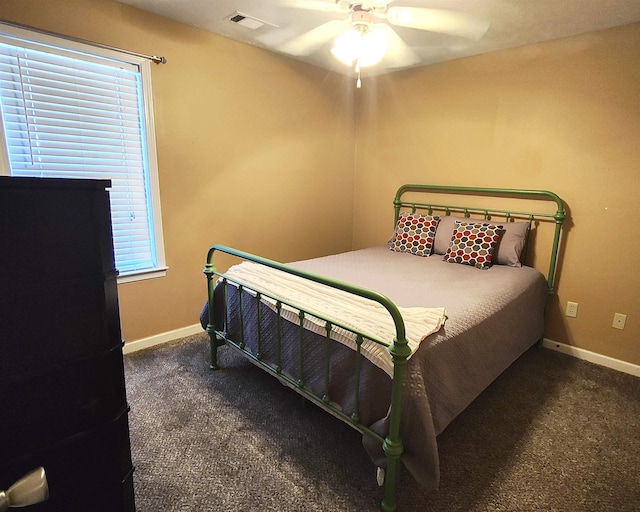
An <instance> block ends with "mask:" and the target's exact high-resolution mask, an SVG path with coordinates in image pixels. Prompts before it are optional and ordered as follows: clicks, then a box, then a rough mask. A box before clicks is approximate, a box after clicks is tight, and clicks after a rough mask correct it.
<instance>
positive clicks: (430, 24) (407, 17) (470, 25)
mask: <svg viewBox="0 0 640 512" xmlns="http://www.w3.org/2000/svg"><path fill="white" fill-rule="evenodd" d="M387 19H388V20H389V23H391V24H393V25H397V26H399V27H407V28H417V29H420V30H428V31H430V32H438V33H440V34H448V35H453V36H460V37H465V38H467V39H473V40H475V41H477V40H478V39H480V38H482V36H484V35H485V34H486V33H487V30H489V25H490V23H489V21H487V20H486V19H482V18H477V17H474V16H472V15H469V14H465V13H461V12H457V11H448V10H445V9H429V8H426V7H401V6H397V7H395V6H393V7H389V8H388V9H387Z"/></svg>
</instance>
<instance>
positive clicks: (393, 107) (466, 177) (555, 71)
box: [354, 24, 640, 364]
mask: <svg viewBox="0 0 640 512" xmlns="http://www.w3.org/2000/svg"><path fill="white" fill-rule="evenodd" d="M638 48H640V24H634V25H630V26H626V27H622V28H618V29H613V30H608V31H603V32H598V33H593V34H589V35H585V36H580V37H574V38H569V39H565V40H560V41H554V42H550V43H545V44H540V45H535V46H528V47H524V48H519V49H514V50H510V51H504V52H499V53H494V54H490V55H485V56H480V57H474V58H469V59H463V60H458V61H454V62H449V63H446V64H442V65H435V66H430V67H428V68H422V69H418V70H410V71H406V72H401V73H394V74H392V75H388V76H384V77H380V78H378V79H377V80H368V81H367V82H365V84H364V85H363V89H362V90H361V91H360V92H362V93H363V94H362V97H361V98H360V100H361V101H360V107H361V109H360V117H359V122H358V125H357V127H358V132H357V147H356V149H357V163H356V170H355V173H356V174H355V190H356V194H355V204H354V247H355V248H359V247H363V246H367V245H371V244H376V243H383V242H384V241H385V240H386V239H387V237H388V236H389V234H390V228H391V226H390V224H391V223H392V220H391V215H392V210H391V200H392V199H393V195H394V193H395V190H396V188H397V187H398V186H399V185H401V184H403V183H412V182H417V183H433V184H457V185H470V186H489V187H510V188H541V189H548V190H552V191H554V192H556V193H557V194H558V195H560V197H562V198H563V199H564V200H565V201H566V203H567V205H568V211H569V215H570V217H571V218H570V221H569V222H568V231H567V236H566V249H565V252H564V257H563V260H562V267H561V272H560V275H559V280H558V281H557V291H558V298H559V300H557V301H555V302H554V303H553V304H552V309H551V315H550V319H549V324H548V328H547V331H546V337H548V338H550V339H553V340H555V341H558V342H562V343H567V344H569V345H574V346H576V347H580V348H583V349H587V350H591V351H594V352H598V353H600V354H605V355H608V356H611V357H614V358H617V359H621V360H625V361H628V362H632V363H635V364H639V363H640V272H638V268H637V261H636V260H637V258H638V254H639V253H640V224H637V223H633V222H634V221H633V219H634V218H635V216H636V214H637V211H638V206H637V205H638V197H640V177H639V174H640V168H639V165H640V88H639V85H638V84H640V52H638ZM372 205H375V208H374V207H372ZM381 206H383V207H381ZM568 300H569V301H574V302H578V303H579V311H578V317H577V318H567V317H565V316H564V314H563V313H564V307H565V305H566V302H567V301H568ZM615 312H620V313H625V314H627V315H628V318H627V325H626V328H625V330H623V331H620V330H615V329H613V328H612V327H611V324H612V321H613V315H614V313H615Z"/></svg>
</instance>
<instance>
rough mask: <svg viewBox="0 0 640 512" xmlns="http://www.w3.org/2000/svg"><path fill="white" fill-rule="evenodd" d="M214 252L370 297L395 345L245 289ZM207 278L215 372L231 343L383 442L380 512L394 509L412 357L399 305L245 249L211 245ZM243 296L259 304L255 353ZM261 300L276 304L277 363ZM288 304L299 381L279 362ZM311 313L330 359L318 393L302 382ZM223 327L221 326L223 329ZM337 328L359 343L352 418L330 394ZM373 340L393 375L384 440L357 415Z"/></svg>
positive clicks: (371, 292) (291, 385)
mask: <svg viewBox="0 0 640 512" xmlns="http://www.w3.org/2000/svg"><path fill="white" fill-rule="evenodd" d="M216 252H223V253H226V254H229V255H232V256H236V257H238V258H241V259H242V260H245V261H251V262H254V263H258V264H260V265H264V266H267V267H270V268H273V269H276V270H279V271H282V272H285V273H287V274H291V275H295V276H298V277H301V278H304V279H308V280H310V281H314V282H316V283H320V284H323V285H326V286H329V287H331V288H335V289H338V290H342V291H345V292H348V293H351V294H354V295H356V296H358V297H362V298H365V299H369V300H371V301H374V302H377V303H378V304H380V305H382V306H383V307H384V308H385V309H386V310H387V311H388V313H389V315H390V316H391V318H392V320H393V322H394V325H395V338H394V339H393V340H392V341H389V340H379V339H375V338H374V337H371V336H369V335H367V333H364V332H360V331H358V330H356V329H354V328H353V327H350V326H348V325H346V324H344V323H342V322H340V319H335V318H326V317H323V316H322V315H319V314H317V313H316V312H310V311H306V310H305V309H304V308H302V307H300V306H299V305H296V304H294V303H290V302H284V301H283V300H282V299H280V298H279V297H277V296H274V295H272V294H271V293H270V292H269V291H268V290H259V289H256V288H255V287H252V286H250V285H247V284H246V283H243V282H241V281H239V280H238V279H236V278H234V277H231V276H229V275H227V274H225V273H221V272H218V271H217V270H216V268H215V266H214V263H213V258H214V254H215V253H216ZM204 274H205V275H206V277H207V287H208V301H209V304H208V306H209V320H208V325H207V333H208V334H209V337H210V346H211V368H212V369H218V368H219V366H218V359H217V348H218V347H219V346H220V345H222V344H225V343H226V344H227V345H230V346H232V347H234V348H236V349H237V350H239V351H241V352H242V353H243V354H244V355H245V356H246V357H247V358H248V359H249V360H250V361H251V362H253V363H254V364H256V365H258V366H259V367H261V368H263V369H264V370H266V371H267V372H269V373H271V374H272V375H274V376H275V377H277V378H278V379H279V380H280V381H281V382H283V383H284V384H286V385H287V386H289V387H290V388H292V389H293V390H295V391H296V392H298V393H299V394H301V395H302V396H304V397H305V398H307V399H309V400H310V401H312V402H313V403H315V404H317V405H318V406H320V407H322V408H323V409H325V410H327V411H328V412H329V413H331V414H333V415H334V416H336V417H338V418H339V419H341V420H343V421H344V422H346V423H347V424H349V425H351V426H352V427H354V428H355V429H357V430H359V431H360V432H362V433H364V434H367V435H369V436H371V437H372V438H374V439H376V440H378V441H379V442H380V443H381V444H382V448H383V450H384V453H385V456H386V460H387V467H386V472H385V482H384V485H385V490H384V499H383V501H382V504H381V508H382V510H384V511H393V510H395V509H396V485H397V481H398V473H399V466H400V457H401V455H402V452H403V444H402V440H401V438H400V417H401V401H402V387H403V379H404V372H405V367H406V364H407V359H408V357H409V355H410V354H411V349H410V348H409V346H408V344H407V339H406V335H405V325H404V321H403V319H402V316H401V315H400V312H399V311H398V308H397V307H396V305H395V304H394V303H393V302H392V301H391V300H390V299H388V298H387V297H385V296H384V295H381V294H379V293H377V292H375V291H372V290H368V289H365V288H361V287H358V286H354V285H351V284H348V283H344V282H341V281H337V280H333V279H329V278H326V277H323V276H320V275H316V274H312V273H310V272H305V271H303V270H299V269H296V268H293V267H290V266H287V265H283V264H281V263H278V262H275V261H272V260H268V259H265V258H262V257H259V256H256V255H253V254H249V253H246V252H243V251H239V250H237V249H233V248H230V247H225V246H222V245H213V246H212V247H211V248H210V249H209V252H208V254H207V261H206V265H205V268H204ZM216 284H217V286H222V287H223V293H222V300H223V301H224V308H223V310H224V314H225V318H224V320H223V321H222V322H220V321H218V325H217V324H216V318H215V311H216V309H215V307H214V306H215V305H214V301H215V300H216V299H215V295H216V293H215V289H216ZM228 286H234V287H236V289H237V290H238V296H239V307H238V315H239V317H240V324H241V330H240V333H239V336H237V337H238V338H239V339H232V338H231V336H230V335H229V333H228V332H227V325H228V318H227V317H226V315H228V308H227V301H228V299H227V289H228V288H227V287H228ZM243 292H249V293H250V295H251V296H252V297H253V300H255V301H256V303H255V307H256V311H257V336H256V337H257V340H255V343H256V347H257V350H255V351H250V350H248V349H247V347H246V343H245V339H244V318H243V317H244V309H245V307H244V306H243V300H247V299H243V297H245V296H246V294H244V293H243ZM263 299H271V301H272V302H273V303H275V309H276V314H277V317H276V318H277V327H276V331H277V332H276V349H275V351H276V357H275V360H274V361H272V360H269V359H267V358H266V357H264V356H263V351H262V330H261V329H262V327H261V325H262V322H261V316H262V314H263V311H262V310H263V307H267V306H265V305H264V304H263ZM284 306H289V307H291V308H294V309H295V310H297V311H298V329H299V337H298V340H299V341H298V343H299V344H300V347H299V349H300V350H299V354H300V359H299V371H298V375H297V378H296V377H292V376H291V375H289V374H287V373H286V372H284V371H283V368H282V364H281V356H282V345H281V341H282V340H281V318H282V315H281V314H280V313H281V310H282V308H283V307H284ZM307 315H311V316H313V317H315V318H318V319H320V320H321V321H322V322H323V323H324V328H325V331H326V344H325V347H326V352H325V353H326V357H325V358H324V372H325V377H324V379H325V385H324V390H323V392H322V393H315V392H314V391H312V390H311V389H310V388H309V387H308V386H307V385H306V383H305V378H304V359H303V354H304V350H303V344H304V337H303V333H304V330H305V328H304V322H305V317H306V316H307ZM285 321H287V320H285ZM219 324H222V325H219ZM334 327H340V328H342V329H345V330H347V331H350V332H351V333H353V334H354V335H355V340H356V342H355V343H356V354H357V357H356V358H355V368H354V376H355V383H356V384H355V390H354V394H355V395H354V403H355V408H354V411H353V412H352V413H351V414H347V413H345V412H344V411H343V410H342V409H341V408H340V407H338V406H336V405H334V403H333V402H332V399H331V394H330V391H329V380H330V375H329V374H330V345H331V343H332V339H331V330H332V329H333V328H334ZM365 339H367V340H371V341H373V342H374V343H378V344H380V345H384V346H385V347H387V348H388V350H389V352H390V354H391V358H392V362H393V377H392V381H391V404H390V409H389V431H388V434H387V436H386V437H383V436H381V435H379V434H378V433H377V432H375V431H373V430H372V429H370V428H369V427H368V426H366V425H364V424H363V423H361V421H360V419H361V418H360V413H359V400H360V386H359V382H360V376H361V361H362V353H361V349H362V343H363V341H364V340H365Z"/></svg>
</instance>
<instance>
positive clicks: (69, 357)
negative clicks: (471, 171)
mask: <svg viewBox="0 0 640 512" xmlns="http://www.w3.org/2000/svg"><path fill="white" fill-rule="evenodd" d="M108 186H109V182H108V181H98V180H67V179H49V178H16V177H7V176H0V489H7V488H8V487H9V486H10V485H11V484H12V483H13V482H14V481H15V480H17V479H18V478H20V477H21V476H22V475H24V474H25V473H27V472H29V471H31V470H32V469H34V468H36V467H38V466H43V467H44V468H45V471H46V474H47V480H48V483H49V499H48V500H47V501H46V502H44V503H41V504H38V505H33V506H31V507H29V508H28V509H26V510H29V511H31V510H33V511H34V512H36V511H46V512H51V511H56V512H58V511H60V512H62V511H65V512H75V511H79V512H80V511H82V512H84V511H86V512H102V511H104V512H120V511H123V512H129V511H134V510H135V503H134V495H133V466H132V463H131V451H130V444H129V424H128V406H127V401H126V393H125V384H124V368H123V362H122V338H121V334H120V318H119V311H118V293H117V282H116V278H117V273H116V270H115V264H114V256H113V243H112V238H111V220H110V214H109V194H108V191H107V190H105V189H106V187H108Z"/></svg>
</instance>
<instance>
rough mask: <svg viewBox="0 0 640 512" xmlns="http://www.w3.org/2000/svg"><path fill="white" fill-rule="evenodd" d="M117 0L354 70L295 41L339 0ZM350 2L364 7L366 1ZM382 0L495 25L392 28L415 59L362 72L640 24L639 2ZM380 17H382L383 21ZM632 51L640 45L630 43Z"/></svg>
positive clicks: (322, 49) (391, 59)
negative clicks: (471, 35) (478, 33)
mask: <svg viewBox="0 0 640 512" xmlns="http://www.w3.org/2000/svg"><path fill="white" fill-rule="evenodd" d="M119 1H120V2H122V3H125V4H129V5H132V6H135V7H138V8H140V9H143V10H145V11H150V12H153V13H156V14H159V15H161V16H165V17H167V18H171V19H174V20H178V21H181V22H183V23H186V24H188V25H192V26H194V27H199V28H202V29H205V30H208V31H210V32H213V33H215V34H219V35H221V36H224V37H228V38H231V39H234V40H237V41H241V42H244V43H248V44H251V45H255V46H258V47H261V48H265V49H267V50H270V51H275V52H278V53H283V54H285V55H289V56H291V57H292V58H296V59H299V60H302V61H305V62H308V63H310V64H313V65H316V66H320V67H322V68H326V69H329V70H333V71H337V72H341V73H352V72H353V71H352V70H351V69H349V68H348V67H346V66H345V65H344V64H341V63H339V62H338V61H337V60H336V59H335V58H334V57H333V55H331V47H332V40H327V42H326V43H325V44H321V45H319V46H318V47H317V48H315V49H314V50H313V51H310V52H309V51H305V52H304V53H308V54H307V55H304V54H303V55H300V54H299V53H300V52H299V51H297V50H296V49H297V48H299V47H300V46H301V45H298V42H300V41H301V40H300V39H296V38H298V37H299V36H301V35H303V34H305V33H307V32H308V31H310V30H313V29H315V28H316V27H319V26H321V25H323V24H325V23H327V22H329V21H331V20H347V19H349V14H346V13H344V12H332V9H333V10H335V7H336V5H335V4H336V1H335V0H119ZM352 1H353V2H356V3H360V4H365V5H366V1H367V0H363V1H357V0H352ZM369 1H370V2H375V1H376V0H369ZM377 2H378V3H380V0H377ZM382 3H389V4H390V6H408V7H428V8H436V9H447V10H453V11H458V12H462V13H466V14H469V15H472V16H473V17H474V18H477V19H478V20H487V21H488V22H489V23H490V25H489V29H488V31H487V33H486V34H485V35H484V37H482V38H481V39H479V40H477V41H474V40H470V39H466V38H463V37H459V36H452V35H444V34H438V33H435V32H429V31H425V30H417V29H413V28H403V27H398V26H393V30H394V31H395V33H396V34H397V35H398V36H400V38H401V39H402V40H403V41H404V42H405V43H406V45H408V47H409V48H410V50H409V52H413V55H414V56H415V57H416V58H415V59H414V60H413V61H412V59H408V60H407V59H398V58H396V57H397V55H394V54H393V52H392V51H390V52H388V54H387V56H386V57H385V58H384V59H383V60H382V62H381V63H379V64H378V65H376V66H375V69H374V68H369V69H368V70H366V71H367V72H366V73H365V70H363V74H376V73H380V72H388V71H393V70H397V69H401V68H406V67H415V66H424V65H428V64H434V63H437V62H443V61H447V60H452V59H457V58H460V57H467V56H472V55H479V54H483V53H489V52H494V51H497V50H503V49H507V48H515V47H518V46H524V45H528V44H533V43H538V42H543V41H549V40H553V39H559V38H563V37H568V36H574V35H578V34H584V33H587V32H594V31H597V30H603V29H607V28H612V27H616V26H621V25H627V24H630V23H634V22H640V0H394V1H391V2H388V1H384V2H382ZM309 7H315V9H311V8H309ZM318 8H321V9H324V11H322V10H319V9H318ZM236 13H241V14H243V15H246V16H248V17H249V18H255V19H258V20H261V21H263V22H266V23H265V24H264V25H263V26H261V27H260V28H258V29H255V30H252V29H251V28H247V27H246V26H242V25H239V24H236V23H233V22H232V21H229V17H230V16H232V15H234V14H236ZM375 21H378V22H383V23H384V22H385V21H386V20H384V19H382V20H380V19H375ZM158 51H161V49H159V50H158ZM394 51H395V50H394ZM405 51H406V48H405ZM629 51H635V52H637V51H640V49H638V48H630V49H629Z"/></svg>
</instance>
